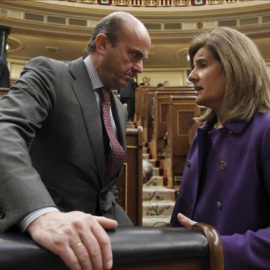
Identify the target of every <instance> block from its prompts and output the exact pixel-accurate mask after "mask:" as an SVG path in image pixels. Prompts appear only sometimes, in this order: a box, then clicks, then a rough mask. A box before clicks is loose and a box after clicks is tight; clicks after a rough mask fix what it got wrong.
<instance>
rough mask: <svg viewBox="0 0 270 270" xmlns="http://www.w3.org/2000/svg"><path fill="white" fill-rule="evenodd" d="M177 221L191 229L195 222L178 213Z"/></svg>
mask: <svg viewBox="0 0 270 270" xmlns="http://www.w3.org/2000/svg"><path fill="white" fill-rule="evenodd" d="M177 218H178V221H179V222H180V223H181V224H182V225H183V226H184V227H186V228H188V229H191V227H192V226H193V225H194V224H195V223H196V222H195V221H193V220H191V219H189V218H188V217H186V216H185V215H183V214H181V213H178V215H177Z"/></svg>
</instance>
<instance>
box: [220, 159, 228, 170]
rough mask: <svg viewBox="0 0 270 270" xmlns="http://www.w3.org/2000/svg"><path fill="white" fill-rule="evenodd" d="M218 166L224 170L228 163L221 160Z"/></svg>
mask: <svg viewBox="0 0 270 270" xmlns="http://www.w3.org/2000/svg"><path fill="white" fill-rule="evenodd" d="M218 167H219V168H220V169H221V170H224V169H225V168H226V167H227V164H226V162H225V161H220V162H219V164H218Z"/></svg>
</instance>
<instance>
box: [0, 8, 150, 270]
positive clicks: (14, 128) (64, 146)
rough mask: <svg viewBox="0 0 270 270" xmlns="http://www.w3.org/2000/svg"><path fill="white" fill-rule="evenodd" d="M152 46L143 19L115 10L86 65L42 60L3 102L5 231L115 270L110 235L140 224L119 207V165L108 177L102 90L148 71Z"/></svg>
mask: <svg viewBox="0 0 270 270" xmlns="http://www.w3.org/2000/svg"><path fill="white" fill-rule="evenodd" d="M150 46H151V40H150V36H149V33H148V32H147V30H146V28H145V27H144V25H143V24H142V23H141V22H140V21H139V20H138V19H136V18H135V17H133V16H132V15H130V14H128V13H124V12H115V13H112V14H110V15H108V16H106V17H105V18H104V19H102V20H101V21H100V23H99V24H98V25H97V26H96V28H95V30H94V33H93V35H92V37H91V40H90V42H89V45H88V51H89V56H88V57H87V58H85V59H82V58H80V59H77V60H75V61H72V62H70V63H67V62H61V61H56V60H53V59H47V58H44V57H38V58H35V59H33V60H31V61H30V62H29V63H28V64H27V65H26V66H25V68H24V70H23V72H22V75H21V78H20V79H19V80H18V82H17V84H16V85H15V86H14V87H12V88H11V90H10V92H9V94H8V95H6V96H4V97H3V98H2V100H1V101H0V127H1V128H0V152H1V159H0V170H1V174H0V185H1V186H0V198H1V199H0V213H1V215H0V229H1V231H6V230H8V229H12V228H14V226H15V227H16V226H17V225H18V226H19V227H20V228H21V230H23V231H24V230H25V231H27V232H29V233H30V235H31V237H32V238H33V239H34V241H36V242H37V243H39V244H40V245H41V246H43V247H45V248H47V249H49V250H51V251H52V252H54V253H55V254H58V255H59V256H60V257H61V258H62V259H63V261H64V262H65V263H66V265H67V266H68V267H69V268H70V269H110V268H111V267H112V252H111V244H110V240H109V237H108V235H107V233H106V232H105V230H104V229H113V228H116V227H117V225H118V224H119V225H121V226H130V225H132V223H131V221H130V220H129V218H128V217H127V215H126V214H125V212H124V211H123V209H122V208H120V206H118V205H117V204H116V202H115V195H116V194H115V183H116V180H117V177H118V175H119V173H120V171H121V166H119V168H117V172H116V173H115V175H114V176H113V177H112V179H110V181H109V182H106V180H105V176H106V175H107V174H106V173H107V170H106V168H107V167H106V166H105V162H106V157H105V146H104V141H103V135H105V124H103V122H102V119H101V116H100V114H102V113H101V112H102V108H103V104H101V98H102V95H101V98H100V95H99V93H100V92H102V91H103V90H101V89H103V88H107V89H119V88H120V87H124V86H126V85H127V84H128V83H129V82H130V81H131V80H132V79H133V77H134V76H136V74H137V73H141V72H142V71H143V60H144V59H146V58H147V55H148V52H149V49H150ZM106 91H107V90H106ZM102 93H103V92H102ZM110 100H111V118H112V119H111V120H113V121H112V125H113V127H114V129H115V130H116V133H117V135H118V136H117V138H118V141H119V142H120V144H121V146H122V147H123V148H124V149H125V124H126V117H127V115H126V110H125V109H124V107H123V105H122V104H121V103H120V102H119V101H118V100H117V99H116V98H115V97H114V96H113V94H112V93H110ZM110 146H111V151H112V150H113V149H112V140H111V141H110ZM122 164H123V158H122V162H121V165H122ZM102 216H105V217H107V218H105V217H102Z"/></svg>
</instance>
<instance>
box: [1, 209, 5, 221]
mask: <svg viewBox="0 0 270 270" xmlns="http://www.w3.org/2000/svg"><path fill="white" fill-rule="evenodd" d="M5 216H6V210H5V209H4V208H2V207H1V208H0V218H1V219H3V218H4V217H5Z"/></svg>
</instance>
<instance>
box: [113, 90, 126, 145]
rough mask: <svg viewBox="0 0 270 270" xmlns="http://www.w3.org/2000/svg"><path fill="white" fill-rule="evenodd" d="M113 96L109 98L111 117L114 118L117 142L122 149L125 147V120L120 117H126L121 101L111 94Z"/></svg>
mask: <svg viewBox="0 0 270 270" xmlns="http://www.w3.org/2000/svg"><path fill="white" fill-rule="evenodd" d="M111 95H112V96H113V98H112V99H111V100H112V101H111V103H112V110H113V118H114V120H115V123H116V126H117V130H118V137H119V142H120V144H121V145H122V146H123V148H124V150H125V149H126V121H121V120H120V119H126V116H125V111H124V110H123V105H122V103H121V102H120V101H119V100H117V98H116V97H115V96H114V95H113V94H111Z"/></svg>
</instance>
